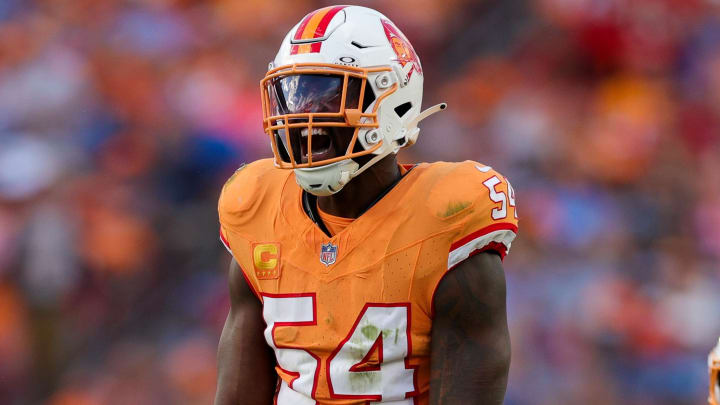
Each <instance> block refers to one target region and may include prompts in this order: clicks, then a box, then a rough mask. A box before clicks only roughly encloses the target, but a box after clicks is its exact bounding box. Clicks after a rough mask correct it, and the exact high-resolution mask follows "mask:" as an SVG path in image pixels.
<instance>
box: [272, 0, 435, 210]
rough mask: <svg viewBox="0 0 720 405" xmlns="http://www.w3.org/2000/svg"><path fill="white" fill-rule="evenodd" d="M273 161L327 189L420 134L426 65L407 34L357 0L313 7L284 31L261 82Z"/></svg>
mask: <svg viewBox="0 0 720 405" xmlns="http://www.w3.org/2000/svg"><path fill="white" fill-rule="evenodd" d="M260 87H261V92H262V100H263V128H264V130H265V132H266V133H267V134H268V135H269V136H270V142H271V145H272V150H273V154H274V155H275V165H276V166H278V167H280V168H284V169H294V170H295V178H296V180H297V183H298V184H299V185H300V186H301V187H302V188H303V189H305V190H306V191H308V192H310V193H312V194H315V195H318V196H326V195H330V194H333V193H336V192H338V191H340V189H342V187H343V186H344V185H345V184H347V183H348V182H349V181H350V180H351V179H352V178H353V177H355V176H357V175H359V174H360V173H362V172H363V171H364V170H366V169H367V168H369V167H370V166H372V165H373V164H374V163H376V162H377V161H379V160H380V159H382V158H383V157H385V156H387V155H388V154H390V153H397V152H398V150H399V149H400V148H401V147H403V146H406V145H412V144H413V143H415V141H416V140H417V136H418V133H419V129H418V127H417V125H418V123H419V122H420V120H422V119H424V118H425V117H427V116H428V115H430V114H432V113H435V112H437V111H440V110H442V109H444V108H445V106H446V105H445V104H444V103H443V104H438V105H436V106H434V107H432V108H430V109H428V110H425V111H424V112H422V113H421V112H420V105H421V103H422V91H423V71H422V66H421V65H420V60H419V59H418V57H417V54H416V53H415V51H414V49H413V48H412V46H411V45H410V42H409V41H408V40H407V38H406V37H405V36H404V35H403V34H402V33H401V32H400V30H399V29H398V28H397V27H396V26H395V24H393V23H392V22H391V21H390V20H389V19H388V18H387V17H385V16H384V15H382V14H381V13H379V12H377V11H375V10H373V9H369V8H366V7H359V6H331V7H326V8H322V9H319V10H316V11H313V12H311V13H310V14H308V15H307V16H305V18H303V19H302V20H301V21H300V22H299V23H298V24H297V25H296V26H295V27H293V28H292V29H291V30H290V32H289V33H288V34H287V36H286V37H285V39H284V40H283V42H282V45H281V46H280V51H279V52H278V53H277V56H276V57H275V60H274V61H273V62H271V63H270V66H269V71H268V72H267V75H266V76H265V78H263V80H262V81H261V84H260Z"/></svg>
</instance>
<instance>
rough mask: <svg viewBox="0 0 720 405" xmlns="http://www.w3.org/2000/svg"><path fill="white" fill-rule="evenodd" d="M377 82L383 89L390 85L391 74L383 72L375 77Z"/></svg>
mask: <svg viewBox="0 0 720 405" xmlns="http://www.w3.org/2000/svg"><path fill="white" fill-rule="evenodd" d="M375 84H376V85H377V86H378V87H379V88H381V89H385V88H388V87H390V76H388V74H387V73H383V74H381V75H380V76H378V77H377V79H375Z"/></svg>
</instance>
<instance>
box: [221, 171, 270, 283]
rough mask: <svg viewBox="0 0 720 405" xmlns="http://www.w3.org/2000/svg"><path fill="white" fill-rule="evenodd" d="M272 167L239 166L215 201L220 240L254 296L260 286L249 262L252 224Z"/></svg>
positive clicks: (253, 237) (252, 238) (259, 210)
mask: <svg viewBox="0 0 720 405" xmlns="http://www.w3.org/2000/svg"><path fill="white" fill-rule="evenodd" d="M273 168H274V167H273V166H272V163H271V162H267V161H257V162H253V163H251V164H248V165H244V164H243V165H242V166H240V168H238V169H237V170H236V171H235V173H233V175H232V176H230V178H229V179H228V180H227V182H226V183H225V185H224V186H223V188H222V192H221V193H220V198H219V201H218V218H219V220H220V232H219V233H220V241H221V243H222V244H223V246H224V247H225V248H226V249H227V250H228V252H230V254H231V255H232V256H233V257H234V258H235V260H236V261H237V262H238V265H239V266H240V269H241V270H242V273H243V276H244V277H245V280H246V281H247V283H248V285H249V286H250V288H251V289H252V290H253V292H254V293H255V295H257V296H258V297H260V295H259V294H258V292H259V291H261V289H260V283H259V279H258V277H257V275H256V274H255V271H254V267H253V262H252V245H253V241H254V239H255V238H256V237H255V233H256V232H257V226H256V224H254V223H253V221H254V220H255V219H256V218H257V217H258V216H259V215H262V214H263V212H262V210H263V207H264V204H263V196H264V195H265V191H266V190H267V188H268V187H269V186H268V183H271V181H268V179H267V176H268V174H269V173H270V170H272V169H273Z"/></svg>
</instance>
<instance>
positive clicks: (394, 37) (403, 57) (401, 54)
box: [380, 19, 423, 79]
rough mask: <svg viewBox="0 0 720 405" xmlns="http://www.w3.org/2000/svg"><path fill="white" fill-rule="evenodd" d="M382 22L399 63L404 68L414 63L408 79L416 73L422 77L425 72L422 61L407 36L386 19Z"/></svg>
mask: <svg viewBox="0 0 720 405" xmlns="http://www.w3.org/2000/svg"><path fill="white" fill-rule="evenodd" d="M380 21H381V22H382V25H383V28H384V29H385V35H386V36H387V39H388V41H389V42H390V45H391V46H392V48H393V50H394V51H395V55H397V61H398V63H400V65H402V67H405V65H407V64H408V63H412V69H410V72H408V79H409V78H410V77H411V76H412V74H413V72H414V71H417V72H418V73H419V74H421V75H422V74H423V71H422V66H420V59H419V58H418V56H417V54H416V53H415V49H413V47H412V45H410V42H409V41H408V40H407V38H405V35H403V34H402V33H401V32H400V30H398V29H397V27H395V25H393V23H391V22H390V21H388V20H385V19H381V20H380Z"/></svg>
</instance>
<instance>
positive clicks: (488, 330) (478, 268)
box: [430, 252, 510, 405]
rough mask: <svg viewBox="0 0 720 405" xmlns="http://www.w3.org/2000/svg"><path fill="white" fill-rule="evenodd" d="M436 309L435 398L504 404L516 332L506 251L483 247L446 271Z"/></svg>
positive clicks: (435, 402) (438, 400)
mask: <svg viewBox="0 0 720 405" xmlns="http://www.w3.org/2000/svg"><path fill="white" fill-rule="evenodd" d="M434 312H435V317H434V319H433V329H432V341H431V356H432V357H431V382H430V404H432V405H441V404H444V405H445V404H482V405H499V404H502V402H503V398H504V396H505V389H506V387H507V376H508V370H509V368H510V335H509V333H508V326H507V315H506V311H505V273H504V272H503V268H502V263H501V261H500V257H499V256H498V255H497V254H495V253H493V252H485V253H480V254H477V255H475V256H472V257H470V258H469V259H466V260H465V261H463V262H462V263H460V264H459V265H458V266H457V267H456V268H455V269H453V270H452V271H450V272H449V273H448V274H447V275H445V277H444V278H443V279H442V280H441V282H440V285H439V286H438V288H437V291H436V292H435V300H434Z"/></svg>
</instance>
